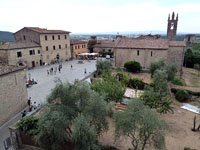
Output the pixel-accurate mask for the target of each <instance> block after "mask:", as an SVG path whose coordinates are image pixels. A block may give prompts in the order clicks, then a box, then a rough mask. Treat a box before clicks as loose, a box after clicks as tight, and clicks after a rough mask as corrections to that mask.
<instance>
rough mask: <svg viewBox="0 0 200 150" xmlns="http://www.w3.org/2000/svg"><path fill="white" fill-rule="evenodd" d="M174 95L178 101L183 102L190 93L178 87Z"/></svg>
mask: <svg viewBox="0 0 200 150" xmlns="http://www.w3.org/2000/svg"><path fill="white" fill-rule="evenodd" d="M175 97H176V99H177V100H178V101H179V102H185V101H187V100H188V99H189V97H190V95H189V93H188V92H187V91H186V90H182V89H178V90H177V92H176V94H175Z"/></svg>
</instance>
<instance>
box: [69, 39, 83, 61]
mask: <svg viewBox="0 0 200 150" xmlns="http://www.w3.org/2000/svg"><path fill="white" fill-rule="evenodd" d="M70 48H71V57H72V58H77V55H78V54H80V53H86V52H87V42H86V41H81V40H77V39H71V40H70Z"/></svg>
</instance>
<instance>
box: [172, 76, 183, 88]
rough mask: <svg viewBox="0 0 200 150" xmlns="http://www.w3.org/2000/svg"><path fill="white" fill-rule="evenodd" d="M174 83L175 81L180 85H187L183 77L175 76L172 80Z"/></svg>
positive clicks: (175, 83)
mask: <svg viewBox="0 0 200 150" xmlns="http://www.w3.org/2000/svg"><path fill="white" fill-rule="evenodd" d="M172 83H173V84H174V85H180V86H184V85H185V82H184V81H183V79H181V78H174V79H173V80H172Z"/></svg>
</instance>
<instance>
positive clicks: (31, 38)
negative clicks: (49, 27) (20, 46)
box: [14, 28, 40, 44]
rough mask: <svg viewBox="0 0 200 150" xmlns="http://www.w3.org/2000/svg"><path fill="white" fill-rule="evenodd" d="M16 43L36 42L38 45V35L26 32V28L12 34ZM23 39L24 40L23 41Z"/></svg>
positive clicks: (30, 31)
mask: <svg viewBox="0 0 200 150" xmlns="http://www.w3.org/2000/svg"><path fill="white" fill-rule="evenodd" d="M14 36H15V40H16V42H18V41H21V42H23V41H24V42H36V43H38V44H39V43H40V34H39V33H37V32H34V31H32V30H28V29H26V28H23V29H21V30H19V31H18V32H16V33H14ZM24 37H25V39H24Z"/></svg>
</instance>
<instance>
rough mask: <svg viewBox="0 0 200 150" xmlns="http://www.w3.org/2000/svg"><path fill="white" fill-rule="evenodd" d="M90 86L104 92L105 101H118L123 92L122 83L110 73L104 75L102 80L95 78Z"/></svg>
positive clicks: (101, 92)
mask: <svg viewBox="0 0 200 150" xmlns="http://www.w3.org/2000/svg"><path fill="white" fill-rule="evenodd" d="M91 88H92V89H93V90H95V91H96V92H98V93H100V94H104V95H105V96H106V101H107V102H110V101H115V102H120V101H121V100H122V98H123V96H124V93H125V88H124V87H123V85H122V83H121V82H120V81H118V80H116V79H115V77H113V76H111V75H110V76H106V77H105V78H103V79H102V80H95V81H94V82H93V84H92V85H91Z"/></svg>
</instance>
